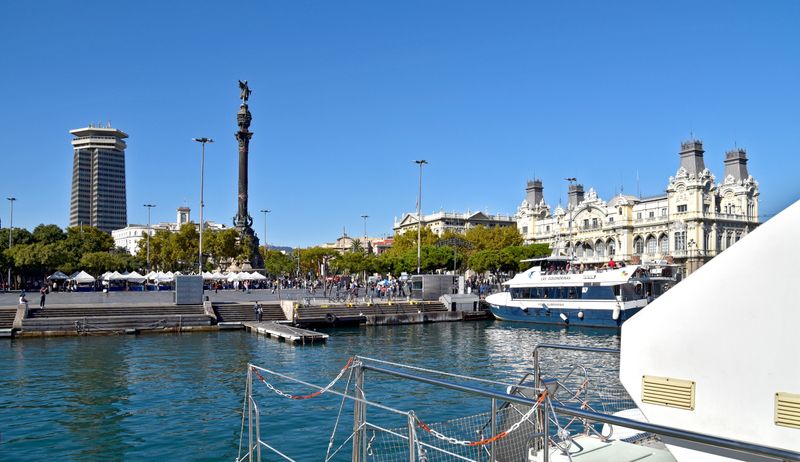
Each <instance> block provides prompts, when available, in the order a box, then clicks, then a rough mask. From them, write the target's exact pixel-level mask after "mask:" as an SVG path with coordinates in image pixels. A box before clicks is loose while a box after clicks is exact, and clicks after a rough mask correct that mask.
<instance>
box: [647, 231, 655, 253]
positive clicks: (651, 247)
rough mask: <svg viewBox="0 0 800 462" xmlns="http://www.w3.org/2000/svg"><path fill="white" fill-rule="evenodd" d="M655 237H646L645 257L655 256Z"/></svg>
mask: <svg viewBox="0 0 800 462" xmlns="http://www.w3.org/2000/svg"><path fill="white" fill-rule="evenodd" d="M656 244H657V243H656V237H655V236H648V237H647V245H646V247H647V255H655V254H656V247H657V245H656Z"/></svg>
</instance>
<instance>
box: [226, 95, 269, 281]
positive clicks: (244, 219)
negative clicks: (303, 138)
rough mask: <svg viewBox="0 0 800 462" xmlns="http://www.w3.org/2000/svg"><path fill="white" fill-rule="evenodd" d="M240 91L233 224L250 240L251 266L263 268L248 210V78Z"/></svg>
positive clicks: (242, 238) (244, 239)
mask: <svg viewBox="0 0 800 462" xmlns="http://www.w3.org/2000/svg"><path fill="white" fill-rule="evenodd" d="M239 91H240V95H239V98H240V99H241V100H242V104H241V106H239V112H238V113H237V114H236V123H237V125H238V126H239V131H237V132H236V141H238V143H239V197H238V207H237V209H236V216H235V217H234V219H233V225H234V226H235V227H236V230H237V231H239V239H240V240H241V241H242V242H245V241H249V243H250V245H249V247H250V262H249V263H250V266H251V268H263V267H264V261H263V260H262V258H261V254H260V253H258V238H257V237H256V235H255V232H254V231H253V228H252V225H253V218H252V217H251V216H250V214H249V213H248V212H247V191H248V178H247V168H248V166H247V157H248V155H249V153H250V138H252V137H253V133H252V132H251V131H250V122H251V121H252V120H253V116H252V115H251V114H250V108H249V107H248V106H247V101H248V99H250V93H252V92H251V90H250V87H249V86H248V85H247V80H245V81H241V80H240V81H239Z"/></svg>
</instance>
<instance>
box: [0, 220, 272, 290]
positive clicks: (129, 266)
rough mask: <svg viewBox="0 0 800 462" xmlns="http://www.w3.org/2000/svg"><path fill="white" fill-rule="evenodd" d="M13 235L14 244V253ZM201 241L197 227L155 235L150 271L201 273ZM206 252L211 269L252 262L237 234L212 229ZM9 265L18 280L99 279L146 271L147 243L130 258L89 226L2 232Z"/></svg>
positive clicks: (1, 248)
mask: <svg viewBox="0 0 800 462" xmlns="http://www.w3.org/2000/svg"><path fill="white" fill-rule="evenodd" d="M9 232H11V233H12V235H11V237H12V240H13V245H12V246H11V248H10V249H9V248H8V237H9V236H8V234H9ZM198 242H199V236H198V232H197V229H196V228H195V226H194V225H192V224H186V225H184V226H183V227H182V228H181V229H180V230H179V231H178V232H175V233H171V232H168V231H158V232H156V233H155V234H154V235H153V236H152V237H151V239H150V262H151V267H152V268H158V269H160V270H163V271H191V270H193V269H195V268H197V255H198ZM203 253H204V255H205V256H206V259H207V260H206V266H207V268H208V269H211V268H216V267H217V266H223V267H227V266H228V265H229V264H230V263H232V262H234V261H244V260H249V258H250V246H249V245H248V243H246V242H240V241H239V240H238V233H237V232H236V230H235V229H226V230H222V231H211V230H208V231H206V232H204V233H203ZM9 266H11V267H13V273H14V274H15V275H16V277H17V279H18V280H22V279H26V280H29V281H35V280H43V279H44V278H45V277H46V276H48V275H50V274H52V273H54V272H56V271H61V272H63V273H66V274H71V273H74V272H75V271H79V270H84V271H87V272H89V273H90V274H95V275H97V274H100V273H104V272H106V271H114V270H117V271H134V270H135V271H144V270H145V269H146V266H147V239H142V240H141V241H140V242H139V250H138V252H137V254H136V255H131V254H129V253H128V252H127V251H126V250H125V249H123V248H120V247H115V246H114V240H113V239H112V237H111V235H110V234H108V233H105V232H103V231H100V230H98V229H97V228H93V227H90V226H82V227H77V226H76V227H71V228H67V229H61V228H60V227H59V226H58V225H53V224H50V225H45V224H41V225H39V226H37V227H36V228H34V230H33V231H32V232H31V231H28V230H26V229H23V228H14V230H13V232H12V231H10V230H9V229H8V228H4V229H0V268H3V269H6V268H8V267H9ZM281 272H283V271H281ZM4 275H5V272H3V276H4Z"/></svg>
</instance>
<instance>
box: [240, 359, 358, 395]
mask: <svg viewBox="0 0 800 462" xmlns="http://www.w3.org/2000/svg"><path fill="white" fill-rule="evenodd" d="M354 359H355V358H353V357H351V358H350V359H349V360H348V361H347V364H345V365H344V367H343V368H342V370H340V371H339V374H338V375H337V376H336V377H334V379H333V380H331V382H330V383H329V384H328V385H326V386H325V387H323V388H321V389H320V390H317V391H315V392H314V393H311V394H308V395H303V396H298V395H292V394H289V393H286V392H284V391H281V390H280V389H278V388H276V387H274V386H273V385H272V384H271V383H269V382H267V380H266V379H265V378H264V376H262V375H261V374H260V373H259V372H258V369H256V368H255V367H253V368H252V369H253V372H255V374H256V376H257V377H258V379H259V380H260V381H261V382H262V383H263V384H264V385H266V386H267V388H269V389H270V390H272V391H273V392H275V393H276V394H277V395H279V396H283V397H284V398H288V399H309V398H315V397H317V396H319V395H321V394H323V393H325V392H326V391H328V390H330V389H331V388H332V387H333V386H334V385H335V384H336V382H338V381H339V379H341V378H342V376H343V375H344V373H345V372H346V371H347V370H348V369H350V368H352V367H356V366H360V365H361V363H360V362H358V361H354Z"/></svg>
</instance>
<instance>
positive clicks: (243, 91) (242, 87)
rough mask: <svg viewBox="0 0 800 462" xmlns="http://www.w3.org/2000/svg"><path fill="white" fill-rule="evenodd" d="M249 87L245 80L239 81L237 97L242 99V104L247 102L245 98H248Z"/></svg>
mask: <svg viewBox="0 0 800 462" xmlns="http://www.w3.org/2000/svg"><path fill="white" fill-rule="evenodd" d="M250 93H252V91H251V90H250V87H248V86H247V80H245V81H244V82H242V81H241V80H240V81H239V98H240V99H241V100H242V104H247V100H248V99H250Z"/></svg>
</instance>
